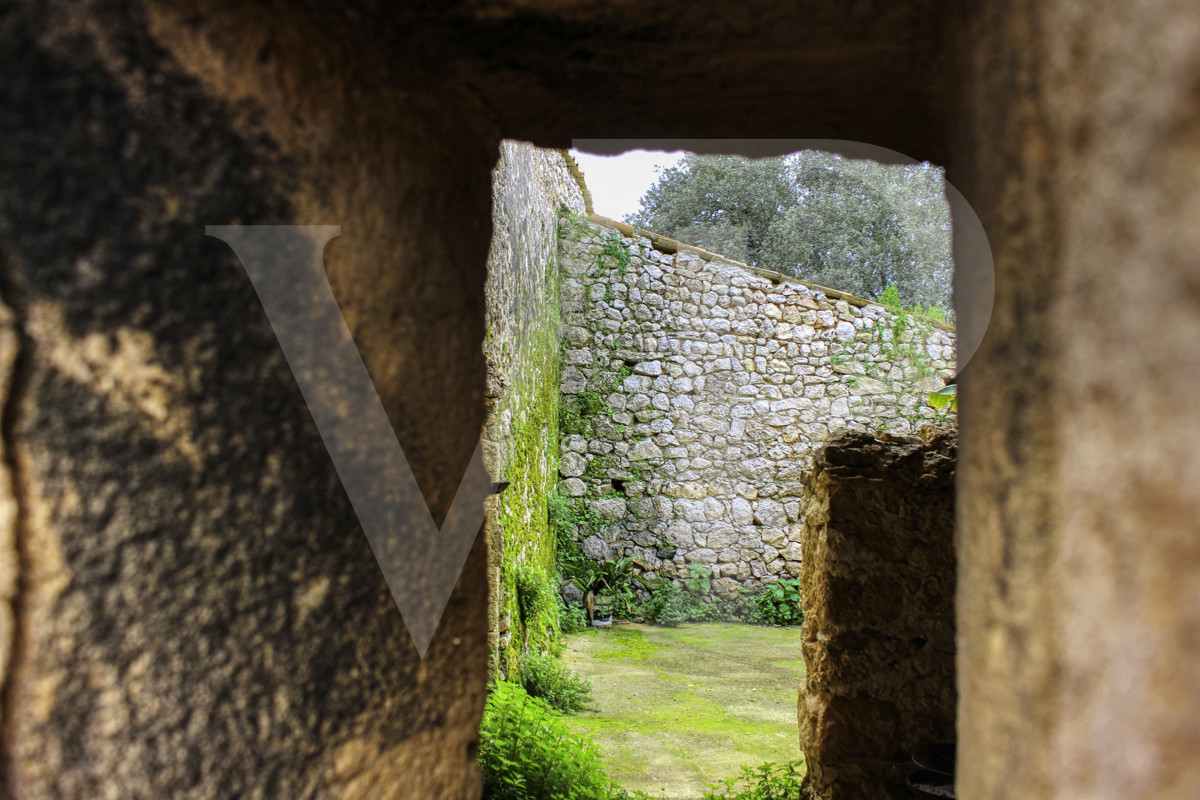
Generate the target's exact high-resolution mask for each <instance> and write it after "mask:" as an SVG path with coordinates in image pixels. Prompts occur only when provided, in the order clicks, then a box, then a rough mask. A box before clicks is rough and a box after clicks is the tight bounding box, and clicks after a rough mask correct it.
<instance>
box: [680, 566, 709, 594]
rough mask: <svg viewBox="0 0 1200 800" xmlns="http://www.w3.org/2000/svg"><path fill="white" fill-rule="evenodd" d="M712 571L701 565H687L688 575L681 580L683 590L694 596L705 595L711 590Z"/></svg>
mask: <svg viewBox="0 0 1200 800" xmlns="http://www.w3.org/2000/svg"><path fill="white" fill-rule="evenodd" d="M712 574H713V572H712V570H711V569H709V568H708V567H706V566H704V565H703V564H688V575H687V577H685V578H684V579H683V585H684V588H686V589H687V590H688V592H690V593H691V594H694V595H706V594H708V593H709V592H710V591H711V590H712Z"/></svg>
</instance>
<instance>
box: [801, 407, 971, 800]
mask: <svg viewBox="0 0 1200 800" xmlns="http://www.w3.org/2000/svg"><path fill="white" fill-rule="evenodd" d="M957 438H958V437H957V429H956V428H954V427H952V426H949V425H938V426H935V427H932V428H929V429H926V430H925V431H923V436H922V438H921V439H917V438H914V437H892V436H889V435H888V434H882V435H881V436H880V437H879V438H876V436H875V435H873V434H871V433H865V432H851V431H847V432H844V433H841V434H839V435H837V436H835V437H833V438H831V439H830V440H829V441H828V442H827V443H826V444H825V445H824V446H823V447H821V448H820V449H819V450H818V451H817V453H816V456H815V464H814V467H813V469H812V472H811V473H810V474H809V475H808V477H807V488H808V497H807V500H806V505H805V510H804V514H805V523H804V525H803V528H802V537H801V550H802V555H803V568H802V569H801V573H800V581H801V585H802V586H803V592H802V595H803V600H802V604H803V606H804V637H803V645H802V646H803V652H804V663H805V665H806V667H807V677H806V683H805V686H804V687H803V688H802V690H801V692H800V705H799V722H800V749H801V750H803V751H804V756H805V761H806V763H807V765H808V775H807V777H806V779H805V780H806V785H807V788H808V791H809V792H810V794H808V795H806V796H808V797H812V798H813V799H814V800H843V799H845V800H851V799H853V800H860V799H861V800H876V799H881V798H905V799H906V800H907V798H911V797H913V796H914V795H913V794H912V793H911V792H910V791H909V790H908V789H907V788H906V787H905V785H904V778H905V775H906V774H907V772H906V771H905V770H903V769H897V768H896V765H897V764H902V763H905V762H907V761H909V760H910V757H911V755H912V754H914V753H917V752H919V751H921V750H922V749H924V748H925V747H927V746H928V745H929V744H931V743H942V742H953V741H954V740H955V707H956V702H957V693H956V691H955V664H954V659H955V644H954V642H955V636H954V631H955V627H954V593H955V585H956V580H955V553H954V497H955V494H954V475H955V466H956V451H957Z"/></svg>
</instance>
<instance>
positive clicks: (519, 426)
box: [493, 282, 561, 676]
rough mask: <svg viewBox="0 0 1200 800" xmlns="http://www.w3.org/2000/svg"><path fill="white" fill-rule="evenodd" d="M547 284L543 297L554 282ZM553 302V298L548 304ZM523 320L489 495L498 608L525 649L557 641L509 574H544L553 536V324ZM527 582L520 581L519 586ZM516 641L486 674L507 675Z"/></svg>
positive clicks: (548, 620)
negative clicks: (502, 454) (494, 490)
mask: <svg viewBox="0 0 1200 800" xmlns="http://www.w3.org/2000/svg"><path fill="white" fill-rule="evenodd" d="M547 288H548V291H549V292H550V296H551V297H553V296H554V295H555V292H557V284H556V283H554V282H552V283H551V285H550V286H549V287H547ZM548 305H553V304H548ZM543 311H544V315H543V316H541V317H537V318H534V319H530V320H528V321H527V322H528V328H529V330H528V331H527V333H526V335H525V336H524V337H521V338H520V339H519V341H518V345H519V347H520V349H521V352H522V354H523V357H522V358H521V359H518V360H517V362H514V363H516V364H518V365H519V369H517V370H516V372H515V374H514V375H513V376H512V383H511V384H510V386H509V389H508V391H507V392H506V393H505V396H504V398H503V399H502V400H501V401H500V402H501V406H500V408H499V409H498V410H497V413H498V414H499V413H501V412H508V415H509V416H510V418H511V420H512V422H511V427H510V428H509V435H508V437H507V440H506V442H505V449H506V459H505V466H504V476H503V477H504V480H507V481H508V482H509V483H510V485H509V487H508V489H507V490H506V491H505V492H504V493H503V494H502V495H500V496H499V498H497V516H498V520H499V523H500V528H501V531H502V536H503V538H504V542H505V547H504V548H503V554H502V556H501V557H502V564H501V567H502V569H501V581H502V584H501V586H500V587H497V588H498V589H499V595H500V598H501V602H502V604H503V607H502V608H501V610H500V613H501V614H502V615H504V616H507V617H508V618H509V619H510V620H511V621H512V628H513V630H512V635H513V638H514V639H515V640H516V641H517V642H521V643H523V645H527V646H528V647H529V648H530V649H533V650H539V651H540V650H544V649H547V648H553V647H554V646H555V643H556V642H557V641H558V633H557V625H558V614H557V608H555V607H553V606H549V607H548V606H547V605H546V604H544V603H543V604H542V606H541V607H540V608H541V610H542V612H544V613H537V614H534V615H533V617H530V616H528V615H527V614H523V613H522V610H521V608H520V607H519V602H520V601H519V599H518V589H517V585H516V584H517V580H518V572H519V571H520V570H521V568H522V565H526V566H528V567H532V568H535V569H538V570H540V571H541V573H542V574H543V575H551V574H552V573H553V571H554V568H555V537H554V534H553V532H552V531H551V530H550V529H549V525H548V517H547V514H546V512H545V511H544V509H545V508H546V504H547V502H548V501H549V495H550V494H551V492H552V490H553V487H554V486H555V484H556V483H557V479H558V474H557V470H556V469H555V467H554V460H555V456H556V455H557V454H558V451H559V446H558V432H559V424H560V420H559V416H558V412H559V406H560V402H561V394H560V380H559V377H560V373H559V367H558V364H559V360H558V358H557V355H558V352H559V342H558V333H557V331H558V324H557V323H556V322H555V320H556V315H555V314H554V313H552V310H551V309H550V308H546V309H543ZM527 588H528V587H527ZM520 652H521V648H520V647H511V648H508V649H507V650H505V651H502V652H501V653H498V654H496V655H497V656H498V657H497V658H496V659H495V660H494V661H493V669H494V676H499V675H509V674H513V673H514V672H515V670H516V661H517V656H518V654H519V653H520Z"/></svg>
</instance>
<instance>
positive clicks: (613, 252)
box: [596, 231, 630, 275]
mask: <svg viewBox="0 0 1200 800" xmlns="http://www.w3.org/2000/svg"><path fill="white" fill-rule="evenodd" d="M605 257H608V258H610V259H612V261H613V263H614V265H615V266H616V270H617V274H618V275H624V274H625V273H626V272H628V271H629V262H630V255H629V248H628V247H626V246H625V242H623V241H622V240H621V234H619V233H617V232H616V231H613V232H612V233H611V234H610V235H609V236H608V238H606V239H605V240H604V246H603V247H601V248H600V252H599V253H598V254H597V255H596V266H597V267H599V268H600V270H601V271H603V270H604V259H605Z"/></svg>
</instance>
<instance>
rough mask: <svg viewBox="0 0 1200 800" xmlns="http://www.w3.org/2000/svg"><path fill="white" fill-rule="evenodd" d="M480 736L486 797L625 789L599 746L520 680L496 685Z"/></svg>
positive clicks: (553, 799) (580, 796)
mask: <svg viewBox="0 0 1200 800" xmlns="http://www.w3.org/2000/svg"><path fill="white" fill-rule="evenodd" d="M479 738H480V742H479V759H478V760H479V768H480V771H481V772H482V773H483V796H484V798H485V800H604V798H608V797H610V796H611V795H613V794H617V793H619V790H617V789H615V787H613V785H612V783H611V782H610V781H609V779H608V776H607V775H606V774H605V772H604V767H603V766H602V764H601V762H600V755H599V751H598V750H597V749H596V745H595V744H594V743H592V742H591V740H589V739H587V738H586V737H583V736H577V735H575V734H573V733H571V731H570V729H569V728H568V727H567V725H566V723H565V722H564V721H563V719H562V717H561V716H559V715H558V714H557V713H556V712H555V711H554V710H553V709H552V708H551V707H550V705H549V704H547V703H545V702H544V701H542V700H538V699H536V698H533V697H530V696H529V694H528V693H527V692H526V691H525V690H524V689H522V688H521V687H520V686H518V685H516V684H513V683H509V682H507V681H500V682H497V683H495V684H493V685H492V687H491V691H490V693H489V695H488V699H487V705H486V707H485V708H484V712H483V724H482V725H481V726H480V728H479Z"/></svg>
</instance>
